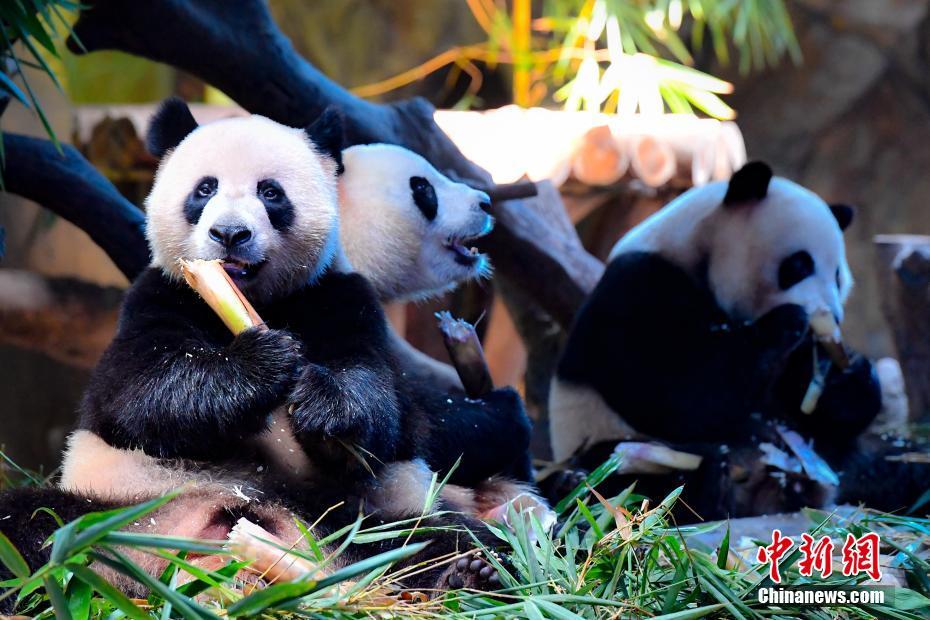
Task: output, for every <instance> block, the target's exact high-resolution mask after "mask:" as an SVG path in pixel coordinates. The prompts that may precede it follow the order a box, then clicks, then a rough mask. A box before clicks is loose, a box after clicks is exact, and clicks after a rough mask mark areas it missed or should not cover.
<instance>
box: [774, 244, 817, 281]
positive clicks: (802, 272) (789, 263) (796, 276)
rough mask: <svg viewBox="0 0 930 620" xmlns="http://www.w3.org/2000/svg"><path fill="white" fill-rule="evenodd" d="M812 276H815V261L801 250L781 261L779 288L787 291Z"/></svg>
mask: <svg viewBox="0 0 930 620" xmlns="http://www.w3.org/2000/svg"><path fill="white" fill-rule="evenodd" d="M812 275H814V259H813V258H811V255H810V254H808V253H807V252H805V251H804V250H801V251H800V252H795V253H794V254H792V255H791V256H789V257H788V258H786V259H784V260H782V261H781V265H779V266H778V286H779V288H781V290H783V291H787V290H788V289H789V288H791V287H792V286H794V285H795V284H797V283H798V282H800V281H802V280H804V279H806V278H808V277H810V276H812Z"/></svg>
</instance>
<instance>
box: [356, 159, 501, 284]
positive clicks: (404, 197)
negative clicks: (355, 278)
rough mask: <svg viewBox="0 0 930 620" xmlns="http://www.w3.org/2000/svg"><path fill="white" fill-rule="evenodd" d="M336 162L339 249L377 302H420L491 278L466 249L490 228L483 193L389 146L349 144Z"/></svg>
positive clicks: (482, 261)
mask: <svg viewBox="0 0 930 620" xmlns="http://www.w3.org/2000/svg"><path fill="white" fill-rule="evenodd" d="M342 160H343V164H344V166H345V172H344V173H343V174H342V176H341V177H340V184H339V200H340V211H341V219H342V232H341V236H342V245H343V248H344V249H345V252H346V254H347V256H348V259H349V262H350V263H351V264H352V266H353V267H354V268H355V269H356V270H357V271H359V272H360V273H361V274H363V275H364V276H366V277H367V278H368V279H369V280H370V281H371V282H372V284H374V286H375V288H376V289H377V291H378V294H379V296H380V297H381V298H382V299H384V300H396V299H423V298H427V297H430V296H432V295H436V294H439V293H442V292H444V291H446V290H449V289H452V288H454V287H455V286H457V285H458V284H459V283H460V282H463V281H465V280H468V279H472V278H479V277H487V276H489V275H490V271H491V268H490V264H489V262H488V259H487V257H486V256H485V255H484V254H481V253H479V252H478V251H477V250H475V249H473V248H471V247H470V246H471V243H472V242H473V241H474V240H476V239H478V238H479V237H482V236H484V235H486V234H488V233H489V232H490V231H491V229H492V228H493V226H494V220H493V218H492V217H491V216H490V215H488V214H487V212H486V211H485V210H486V209H487V208H488V207H489V206H490V204H489V203H490V199H489V197H488V195H487V194H485V193H484V192H481V191H478V190H475V189H472V188H470V187H468V186H467V185H464V184H462V183H456V182H454V181H452V180H450V179H448V178H447V177H445V176H443V175H442V174H440V173H439V171H437V170H436V169H435V168H433V166H432V165H430V163H429V162H427V161H426V160H425V159H423V158H422V157H420V156H419V155H417V154H415V153H413V152H411V151H408V150H407V149H404V148H400V147H397V146H393V145H387V144H371V145H360V146H353V147H351V148H348V149H346V150H345V151H343V153H342Z"/></svg>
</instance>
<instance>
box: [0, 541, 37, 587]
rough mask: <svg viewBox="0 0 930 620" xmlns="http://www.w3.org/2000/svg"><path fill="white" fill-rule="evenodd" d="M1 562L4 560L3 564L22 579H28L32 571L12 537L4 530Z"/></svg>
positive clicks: (1, 542)
mask: <svg viewBox="0 0 930 620" xmlns="http://www.w3.org/2000/svg"><path fill="white" fill-rule="evenodd" d="M0 562H3V565H4V566H6V567H7V568H8V569H10V572H11V573H13V574H14V575H16V576H17V577H19V578H20V579H26V578H27V577H29V575H30V574H31V573H32V571H31V570H29V565H28V564H26V560H25V559H23V556H22V554H21V553H20V552H19V549H17V548H16V546H15V545H13V543H12V542H10V539H9V538H7V537H6V534H4V533H3V532H0Z"/></svg>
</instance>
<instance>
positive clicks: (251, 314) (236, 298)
mask: <svg viewBox="0 0 930 620" xmlns="http://www.w3.org/2000/svg"><path fill="white" fill-rule="evenodd" d="M181 273H182V274H183V275H184V280H185V281H186V282H187V284H188V285H189V286H190V287H191V288H192V289H194V290H195V291H197V294H198V295H200V296H201V297H202V298H203V300H204V301H205V302H207V305H208V306H210V307H211V308H212V309H213V311H214V312H216V314H217V316H219V317H220V319H221V320H222V321H223V323H224V324H225V325H226V327H228V328H229V329H230V331H231V332H232V333H233V334H236V335H238V334H239V333H241V332H243V331H245V330H247V329H248V328H250V327H255V326H264V324H265V323H264V321H262V319H261V317H260V316H258V313H257V312H255V308H253V307H252V304H250V303H249V300H248V299H246V298H245V296H244V295H243V294H242V291H240V290H239V287H237V286H236V283H235V282H233V281H232V279H231V278H230V277H229V274H227V273H226V270H225V269H223V263H222V261H219V260H191V261H186V260H183V259H182V260H181Z"/></svg>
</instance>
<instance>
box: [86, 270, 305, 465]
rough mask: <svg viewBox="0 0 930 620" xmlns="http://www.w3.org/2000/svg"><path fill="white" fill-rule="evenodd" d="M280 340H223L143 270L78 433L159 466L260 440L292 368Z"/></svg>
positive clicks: (203, 309) (192, 304) (201, 307)
mask: <svg viewBox="0 0 930 620" xmlns="http://www.w3.org/2000/svg"><path fill="white" fill-rule="evenodd" d="M299 359H300V357H299V352H298V348H297V343H296V341H295V340H293V339H292V338H290V337H289V336H287V334H285V333H284V332H279V331H274V330H267V331H259V330H255V329H252V330H247V331H245V332H243V333H242V334H241V335H239V336H238V337H236V338H232V337H231V336H230V334H229V333H228V331H227V330H226V328H225V327H223V325H222V323H220V322H219V320H218V319H217V318H216V316H215V315H213V313H212V311H211V310H210V309H209V308H208V307H207V306H206V304H204V303H203V302H202V301H201V300H200V299H198V298H197V297H196V296H195V295H194V294H193V293H192V292H190V291H189V290H187V289H186V288H184V287H183V285H180V284H175V283H172V282H169V281H167V280H166V279H165V278H164V276H162V274H161V273H160V272H158V271H157V270H154V269H151V270H149V271H147V272H146V273H144V274H143V275H142V276H140V278H139V279H138V280H137V281H136V283H135V284H134V285H133V287H132V288H131V289H130V291H129V292H128V293H127V296H126V300H125V302H124V306H123V310H122V314H121V317H120V324H119V329H118V332H117V335H116V338H115V339H114V341H113V342H112V343H111V345H110V346H109V347H108V348H107V350H106V352H105V353H104V355H103V357H102V358H101V360H100V362H99V364H98V365H97V367H96V369H95V370H94V372H93V374H92V376H91V381H90V384H89V387H88V389H87V391H86V393H85V396H84V400H83V402H82V404H81V410H82V419H81V426H82V427H83V428H86V429H89V430H92V431H94V432H96V433H97V434H99V435H100V436H101V437H102V438H103V439H104V440H105V441H107V442H108V443H110V444H111V445H114V446H116V447H119V448H142V449H143V450H144V451H145V452H146V453H147V454H150V455H152V456H157V457H162V458H178V457H180V458H214V457H217V456H223V455H224V454H227V455H228V452H229V450H230V447H231V445H232V444H231V442H235V441H237V440H240V439H243V438H245V437H249V436H251V435H253V434H255V433H258V432H260V431H261V430H262V429H263V428H264V426H265V423H266V416H267V414H268V413H269V412H270V411H271V410H272V409H273V408H274V407H275V406H276V405H278V404H281V403H282V402H283V400H284V396H285V395H286V394H287V391H288V389H289V388H290V386H291V385H292V383H293V378H294V376H295V375H296V368H297V364H298V363H299Z"/></svg>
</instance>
